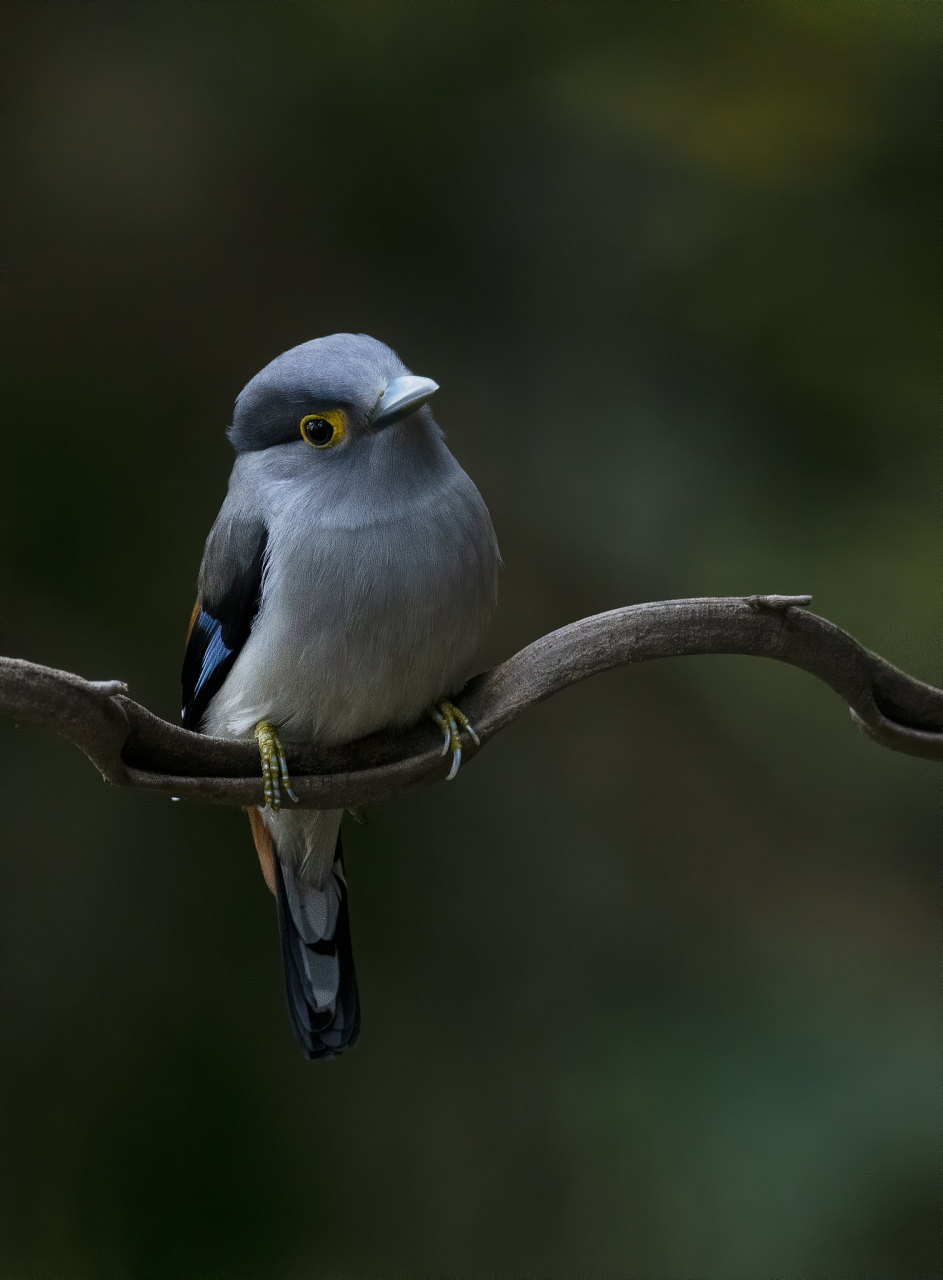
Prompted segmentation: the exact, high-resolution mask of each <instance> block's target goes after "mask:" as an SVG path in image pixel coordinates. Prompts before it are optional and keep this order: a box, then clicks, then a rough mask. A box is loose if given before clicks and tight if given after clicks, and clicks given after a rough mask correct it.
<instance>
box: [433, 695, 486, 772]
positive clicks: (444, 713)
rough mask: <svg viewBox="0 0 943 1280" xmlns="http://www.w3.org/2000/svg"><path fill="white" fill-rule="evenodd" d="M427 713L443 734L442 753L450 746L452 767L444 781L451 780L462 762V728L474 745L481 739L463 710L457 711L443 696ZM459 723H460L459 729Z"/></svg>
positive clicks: (477, 744) (478, 744) (478, 745)
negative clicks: (465, 730)
mask: <svg viewBox="0 0 943 1280" xmlns="http://www.w3.org/2000/svg"><path fill="white" fill-rule="evenodd" d="M429 714H430V716H432V718H433V720H434V721H435V722H436V724H437V725H438V726H439V728H440V729H441V730H442V732H443V733H444V734H445V742H444V744H443V746H442V754H443V755H445V753H446V751H448V750H449V748H450V747H451V749H452V768H451V769H450V770H449V776H448V778H446V782H451V781H452V779H453V778H454V777H455V775H456V774H457V773H458V766H459V765H460V764H461V763H462V729H467V730H468V733H469V735H470V737H471V739H472V741H473V742H474V744H475V746H476V747H480V746H481V741H480V739H479V737H478V734H477V733H476V732H475V730H474V729H473V728H472V727H471V724H470V723H469V720H468V717H467V716H466V715H465V713H464V711H459V709H458V707H456V706H455V705H454V704H453V703H451V702H449V700H448V699H447V698H443V699H442V701H441V702H436V703H434V704H433V705H432V706H431V707H430V708H429ZM459 725H461V729H460V728H459Z"/></svg>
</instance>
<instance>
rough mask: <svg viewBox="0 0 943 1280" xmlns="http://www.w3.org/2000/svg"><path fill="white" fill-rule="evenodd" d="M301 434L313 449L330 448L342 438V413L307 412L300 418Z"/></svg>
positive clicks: (343, 431) (343, 432)
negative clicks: (306, 414) (304, 416)
mask: <svg viewBox="0 0 943 1280" xmlns="http://www.w3.org/2000/svg"><path fill="white" fill-rule="evenodd" d="M301 435H302V438H303V439H304V440H305V441H306V442H307V443H308V444H310V445H311V447H312V448H313V449H330V448H331V447H332V445H335V444H339V443H340V441H341V440H343V438H344V435H345V428H344V415H343V414H342V413H340V412H339V411H338V412H329V413H309V414H308V416H307V417H306V418H302V419H301Z"/></svg>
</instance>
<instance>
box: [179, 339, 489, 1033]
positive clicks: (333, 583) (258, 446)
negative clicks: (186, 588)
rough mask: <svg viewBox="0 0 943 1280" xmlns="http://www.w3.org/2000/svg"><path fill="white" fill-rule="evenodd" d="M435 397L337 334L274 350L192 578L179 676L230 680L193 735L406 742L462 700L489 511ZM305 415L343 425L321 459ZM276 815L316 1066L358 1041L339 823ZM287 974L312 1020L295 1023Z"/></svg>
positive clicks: (237, 432) (245, 401) (298, 1027)
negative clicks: (189, 647)
mask: <svg viewBox="0 0 943 1280" xmlns="http://www.w3.org/2000/svg"><path fill="white" fill-rule="evenodd" d="M430 388H431V390H430ZM434 390H435V385H434V384H433V383H427V382H425V381H424V380H421V379H416V378H412V377H411V376H410V375H409V371H408V370H407V369H406V367H405V365H403V363H402V362H401V361H400V360H399V358H398V357H397V356H396V355H395V354H394V352H392V351H391V350H390V349H389V348H388V347H386V346H384V344H383V343H380V342H377V341H375V340H374V339H372V338H368V337H366V336H365V335H353V334H334V335H333V336H332V337H329V338H320V339H317V340H315V341H313V342H306V343H304V344H303V345H302V346H299V347H295V348H293V349H292V350H290V351H287V352H285V353H284V355H281V356H279V357H278V358H277V359H276V360H273V361H272V363H271V364H269V365H267V366H266V367H265V368H264V369H263V370H262V371H261V373H259V374H257V375H256V377H255V378H253V379H252V381H251V382H250V383H249V384H248V385H247V386H246V387H245V389H244V390H243V391H242V393H241V394H240V395H239V397H238V399H237V401H236V411H235V415H234V418H233V425H232V427H231V429H230V432H229V435H230V439H231V440H232V443H233V444H234V446H235V448H236V450H237V458H236V462H235V465H234V467H233V471H232V477H231V479H230V483H229V492H228V494H227V497H226V500H225V502H224V503H223V506H222V509H221V511H220V513H219V517H218V519H217V521H216V523H215V525H214V526H213V529H212V531H211V533H210V536H209V538H208V540H207V544H206V551H205V554H204V558H203V564H202V567H201V569H200V580H199V603H200V605H201V607H202V610H203V611H204V612H203V614H201V622H202V620H203V617H204V615H205V617H206V627H207V628H210V627H212V625H215V621H216V620H218V623H219V626H218V627H217V633H218V635H219V636H220V637H221V640H219V641H213V640H212V637H211V639H210V640H206V641H205V642H204V645H203V647H204V648H205V650H206V654H207V655H208V657H205V658H203V659H202V667H200V668H199V670H197V665H196V662H195V661H192V660H191V662H190V667H191V668H192V671H191V676H190V685H191V694H192V692H193V690H194V689H196V688H198V687H200V685H201V684H202V682H203V681H205V680H207V679H209V678H212V671H208V670H207V663H208V662H210V663H211V662H214V661H218V660H219V654H220V653H223V654H224V655H225V661H226V663H228V664H229V665H228V670H227V671H226V674H225V678H224V679H223V681H222V684H221V685H220V687H219V688H218V689H217V690H216V692H215V693H214V694H213V696H212V697H211V699H210V700H209V703H208V705H207V706H206V709H205V713H204V714H203V715H202V719H201V721H200V723H199V727H200V729H201V730H202V731H203V732H205V733H209V734H213V735H215V736H219V737H237V738H238V737H247V738H251V737H252V735H253V733H254V730H255V726H256V724H257V723H258V722H259V721H269V722H271V723H272V724H273V725H274V726H275V727H276V728H277V730H278V732H279V734H280V735H281V736H282V738H284V739H297V740H305V741H310V742H314V743H318V744H321V745H333V744H338V743H342V742H347V741H350V740H352V739H355V738H359V737H361V736H363V735H364V734H367V733H371V732H372V731H374V730H376V729H379V728H383V727H386V726H405V725H407V724H409V723H411V722H413V721H415V720H416V719H418V718H419V717H421V716H422V715H423V714H425V713H426V712H427V711H428V709H429V707H430V706H431V705H432V704H433V703H434V702H436V701H437V700H439V699H441V698H443V697H446V696H447V695H449V694H456V693H457V692H458V691H459V690H460V689H461V687H462V685H463V684H464V682H465V680H466V679H467V678H468V676H469V675H470V674H471V671H472V663H473V661H474V658H475V654H476V651H477V649H478V647H479V645H480V642H481V639H482V637H483V634H484V631H485V628H486V626H487V623H488V619H489V616H490V613H491V610H492V607H493V604H494V599H495V590H496V580H497V572H498V567H499V564H500V560H499V555H498V547H497V543H496V540H495V536H494V531H493V528H492V525H491V520H490V517H489V515H488V511H487V508H486V507H485V504H484V502H483V500H482V498H481V496H480V494H479V493H478V490H477V489H476V488H475V486H474V485H473V484H472V482H471V480H470V479H469V478H468V476H466V474H465V473H464V471H462V469H461V467H460V466H459V465H458V463H457V462H456V461H455V459H454V458H453V456H452V454H451V453H450V452H449V450H448V448H447V447H446V445H445V441H444V438H443V435H442V432H441V430H440V429H439V427H438V426H437V425H436V423H435V421H434V420H433V417H432V414H431V412H430V410H429V408H428V406H427V405H426V404H425V403H422V401H423V400H424V399H427V398H428V396H429V395H431V393H432V391H434ZM384 396H385V397H386V403H384ZM417 403H418V406H419V407H414V406H415V405H416V404H417ZM338 412H339V413H340V414H341V415H342V417H340V418H338ZM319 413H326V414H328V415H329V416H330V415H333V420H337V421H340V422H341V423H342V424H343V428H344V434H343V438H341V439H340V440H339V442H338V443H336V445H334V446H333V447H331V446H328V447H324V448H320V447H312V445H311V444H310V443H308V442H307V441H306V439H304V438H302V434H301V430H300V423H301V421H302V419H310V418H311V417H312V416H315V423H316V425H317V424H318V423H319V422H320V420H319V419H317V418H316V415H318V414H319ZM324 430H327V428H324ZM248 597H251V598H248ZM237 615H238V616H237ZM248 615H251V626H249V625H248V621H249V617H248ZM247 627H248V630H247ZM217 633H213V634H217ZM206 634H207V635H209V634H210V632H209V631H207V632H206ZM233 637H236V639H233ZM214 644H215V645H216V647H215V649H214V648H213V645H214ZM201 652H202V650H201ZM197 656H199V655H197ZM188 657H189V654H188ZM222 669H223V668H221V667H220V668H214V670H216V672H217V675H218V674H219V673H220V672H221V671H222ZM193 673H195V674H193ZM186 683H187V668H186V667H185V685H186ZM186 693H187V691H186V689H185V698H186ZM286 805H287V807H283V808H282V809H281V810H280V812H278V813H274V812H272V811H271V810H265V811H264V812H263V820H264V823H265V826H266V828H267V830H268V831H269V832H270V834H271V836H272V840H273V844H274V851H275V857H276V861H277V863H278V864H279V865H280V868H281V874H282V880H283V883H280V884H279V886H278V887H279V907H280V911H279V914H280V917H281V928H282V935H283V950H284V951H285V954H286V975H287V977H288V986H289V1006H290V1012H291V1014H292V1025H293V1029H294V1030H295V1034H296V1036H297V1037H298V1039H299V1042H300V1043H301V1044H302V1048H303V1050H304V1051H305V1052H306V1053H308V1055H309V1056H324V1055H325V1054H329V1053H330V1052H333V1051H337V1050H339V1049H340V1048H342V1047H345V1045H346V1044H348V1043H352V1038H351V1019H352V1018H353V1017H355V1016H356V1018H357V1020H358V1025H359V1015H358V1014H357V1011H356V1008H355V1007H352V1006H351V1001H350V999H349V998H345V992H344V972H343V969H344V963H345V961H344V955H343V954H342V953H343V950H344V947H343V945H341V943H340V942H338V944H337V945H334V947H333V951H332V945H333V942H332V940H335V938H336V935H337V931H338V925H339V922H341V923H343V924H344V926H345V927H346V883H345V880H344V873H343V863H342V861H341V857H340V845H339V841H338V829H339V826H340V819H341V813H340V812H326V811H314V810H295V811H292V810H291V802H290V801H286ZM342 917H343V919H342ZM286 931H287V936H286ZM347 951H348V953H349V941H348V943H347ZM292 961H293V962H294V969H295V972H296V973H297V975H299V981H300V983H301V986H302V988H303V991H302V992H301V993H300V994H301V995H303V998H304V1000H305V1001H306V1002H307V1004H308V1006H309V1009H308V1013H309V1014H310V1015H311V1016H310V1017H308V1018H307V1020H306V1017H305V1010H304V1009H303V1008H297V1007H295V1008H292V1004H293V1002H294V1004H295V1005H296V1006H297V1004H298V1000H299V991H298V990H297V986H298V982H297V981H296V982H295V988H296V989H295V990H293V989H292V973H291V971H290V968H291V962H292ZM350 981H351V982H353V973H352V968H351V973H350ZM353 992H354V1002H353V1004H354V1006H355V1005H356V987H355V985H354V987H353ZM348 997H349V993H348ZM342 1005H345V1006H346V1007H344V1008H341V1006H342ZM309 1023H310V1024H312V1025H313V1024H317V1026H315V1030H314V1031H312V1029H311V1025H308V1024H309ZM355 1034H356V1028H354V1031H353V1035H355ZM345 1036H346V1037H347V1038H346V1039H345Z"/></svg>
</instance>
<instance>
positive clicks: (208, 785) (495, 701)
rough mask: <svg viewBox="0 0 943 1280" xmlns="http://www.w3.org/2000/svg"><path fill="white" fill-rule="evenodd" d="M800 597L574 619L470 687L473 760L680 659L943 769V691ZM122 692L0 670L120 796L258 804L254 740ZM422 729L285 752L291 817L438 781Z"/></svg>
mask: <svg viewBox="0 0 943 1280" xmlns="http://www.w3.org/2000/svg"><path fill="white" fill-rule="evenodd" d="M809 601H810V597H809V596H748V597H746V598H740V597H732V598H726V599H725V598H717V599H710V598H709V599H700V600H663V601H660V602H657V603H654V604H637V605H630V606H629V607H628V608H624V609H613V610H611V611H610V612H609V613H600V614H597V615H596V616H595V617H592V618H583V619H582V620H581V621H579V622H574V623H572V624H571V625H570V626H568V627H563V628H561V629H560V630H559V631H553V632H551V633H550V634H549V635H546V636H542V637H541V639H539V640H537V641H535V642H534V643H533V644H531V645H528V646H527V648H526V649H522V650H521V651H520V653H517V654H515V655H514V657H513V658H509V659H508V660H507V662H503V663H501V665H500V666H497V667H493V668H492V670H491V671H487V672H485V673H484V674H482V675H479V676H475V678H474V679H473V680H471V681H469V683H468V685H467V686H466V688H465V690H464V692H463V694H462V698H461V701H462V708H463V710H464V711H465V713H466V715H468V717H469V719H470V720H471V722H472V724H473V725H474V726H475V728H476V730H477V732H478V736H479V738H480V739H481V747H474V746H471V745H470V746H469V747H467V748H466V750H465V758H466V759H470V758H471V757H472V756H474V755H477V754H478V751H479V750H481V749H482V748H483V747H484V746H486V745H487V743H488V742H489V741H490V740H491V739H492V738H493V737H494V736H495V734H496V733H499V732H500V730H501V729H503V728H504V727H505V726H506V725H508V724H510V723H511V721H512V720H516V719H517V717H518V716H520V715H523V713H524V712H525V711H526V710H527V709H528V708H529V707H532V706H534V705H535V704H536V703H538V702H542V701H543V699H544V698H549V697H550V696H551V694H554V693H557V692H558V691H559V690H560V689H565V688H566V687H567V686H568V685H571V684H574V683H575V682H576V681H577V680H583V679H585V678H586V677H587V676H591V675H594V674H596V673H597V672H599V671H607V670H609V669H611V668H612V667H619V666H626V665H628V664H630V663H633V662H648V661H650V660H652V659H654V658H666V657H675V656H682V655H687V654H704V653H725V654H746V655H751V656H753V657H763V658H773V659H775V660H776V661H778V662H788V663H789V664H790V665H792V666H795V667H801V668H802V669H803V670H804V671H808V672H810V673H811V674H812V675H814V676H817V677H818V678H819V679H820V680H823V681H824V682H825V683H826V684H827V685H829V686H830V687H831V688H832V689H833V690H834V691H835V692H836V693H837V694H838V695H839V696H840V697H841V698H843V699H844V701H845V702H846V703H847V704H848V706H849V708H850V710H851V715H852V718H853V720H854V721H855V723H856V724H857V725H858V726H859V727H860V728H861V729H863V730H864V732H865V733H867V734H868V735H869V736H870V737H871V738H873V739H874V740H875V741H876V742H878V743H880V744H881V745H882V746H885V747H888V748H890V750H892V751H903V752H906V753H907V754H908V755H913V756H920V757H922V758H924V759H927V760H943V691H941V690H939V689H935V688H933V687H932V686H931V685H927V684H923V683H922V682H921V681H919V680H915V679H913V678H912V677H911V676H908V675H905V673H904V672H903V671H899V670H898V669H897V668H896V667H892V666H891V665H890V663H888V662H885V661H884V659H883V658H880V657H878V655H877V654H874V653H869V652H868V650H866V649H863V648H862V647H861V645H859V644H858V642H857V641H856V640H853V639H852V637H851V636H849V635H848V634H847V633H846V632H844V631H841V630H839V628H838V627H835V626H833V625H832V623H830V622H826V621H825V619H824V618H820V617H818V616H817V615H816V614H814V613H810V612H809V611H808V610H806V609H804V608H802V607H801V606H803V605H807V604H808V603H809ZM126 695H127V689H126V686H125V685H123V684H121V683H119V682H118V681H103V682H91V681H87V680H82V679H81V678H80V677H79V676H75V675H70V674H69V673H67V672H64V671H54V670H52V669H51V668H49V667H40V666H37V665H35V664H34V663H31V662H23V661H21V660H18V659H15V658H0V715H7V716H13V717H15V718H17V719H19V720H27V721H31V722H33V723H36V724H44V725H48V726H49V727H50V728H53V729H56V730H58V732H59V733H61V734H63V735H64V736H65V737H67V738H70V739H71V740H72V741H73V742H74V743H75V744H76V745H77V746H79V747H81V749H82V750H83V751H84V752H85V754H86V755H87V756H88V757H89V759H90V760H91V761H92V763H93V764H95V765H96V767H97V768H98V769H99V770H100V771H101V773H102V774H103V775H104V777H105V778H107V779H108V780H109V781H110V782H114V783H116V784H118V785H119V786H128V787H137V788H138V789H139V790H145V791H154V792H159V793H169V794H172V795H175V796H180V797H186V798H187V799H191V800H202V801H206V802H209V803H211V804H232V805H254V804H261V803H262V783H261V779H260V776H259V757H258V750H257V748H256V744H255V742H254V741H251V740H250V741H245V740H239V741H234V740H228V739H223V738H208V737H205V736H204V735H202V734H198V733H191V732H189V731H188V730H186V729H182V728H180V727H179V726H177V725H172V724H169V723H168V722H167V721H165V720H161V719H159V718H158V717H157V716H155V715H153V714H152V713H151V712H150V711H148V710H147V709H146V708H144V707H141V706H139V705H138V704H137V703H136V702H132V701H131V699H130V698H129V697H127V696H126ZM440 749H441V737H440V735H439V731H438V729H436V728H435V727H434V726H433V725H432V723H431V721H430V722H429V723H428V724H425V723H420V724H417V725H414V726H413V727H412V728H411V729H408V730H406V731H401V732H394V731H384V732H381V733H375V734H371V735H370V737H368V738H363V739H361V740H360V741H359V742H355V743H351V744H349V745H347V746H344V747H336V748H330V749H322V748H317V747H313V746H311V745H309V744H306V743H290V742H286V743H285V750H286V755H287V757H288V767H289V771H290V773H291V775H292V783H293V786H294V789H295V791H296V792H297V793H298V798H299V805H300V806H301V807H302V808H309V809H341V808H360V807H362V806H363V805H366V804H373V803H376V802H377V801H380V800H386V799H389V798H390V797H392V796H394V795H397V794H399V793H401V792H403V791H406V790H409V789H411V788H413V787H419V786H425V785H426V784H427V783H430V782H435V781H438V780H439V779H441V778H444V777H445V775H446V773H447V772H448V768H449V761H448V760H447V759H443V758H442V756H441V755H440Z"/></svg>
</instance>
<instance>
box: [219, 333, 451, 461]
mask: <svg viewBox="0 0 943 1280" xmlns="http://www.w3.org/2000/svg"><path fill="white" fill-rule="evenodd" d="M437 390H438V387H437V385H436V383H434V382H432V381H431V380H430V379H429V378H417V377H416V376H414V375H413V374H411V373H410V372H409V370H408V369H407V368H406V366H405V365H404V364H403V362H402V360H400V358H399V356H398V355H397V354H396V352H395V351H392V350H391V349H390V348H389V347H388V346H386V345H385V344H384V343H382V342H378V341H377V340H376V338H370V337H368V336H367V335H366V334H365V333H334V334H331V336H330V337H327V338H315V339H314V340H313V341H311V342H304V343H302V344H301V346H300V347H292V348H291V350H290V351H286V352H284V353H283V354H282V355H280V356H278V357H277V358H276V359H274V360H273V361H272V362H271V364H267V365H266V366H265V368H264V369H262V370H261V372H260V373H257V374H256V375H255V377H254V378H253V379H252V380H251V382H248V383H247V384H246V386H245V387H244V388H243V389H242V391H241V392H240V393H239V395H238V397H237V399H236V410H235V413H234V415H233V422H232V426H231V427H230V428H229V438H230V440H231V441H232V443H233V445H234V446H235V448H236V450H237V451H238V452H239V453H249V452H256V451H258V450H262V449H270V448H273V447H274V446H277V445H287V444H293V445H296V446H301V448H302V449H306V448H310V449H312V450H315V451H316V452H318V453H320V454H323V455H327V454H335V456H343V455H344V454H346V453H348V452H349V451H351V450H354V449H356V448H357V446H358V442H359V441H362V440H364V439H365V438H368V437H376V436H377V435H378V434H380V433H382V432H384V431H386V429H387V428H388V427H390V426H392V425H393V424H394V423H399V422H406V420H407V419H411V418H412V416H413V415H414V414H417V413H418V412H419V411H420V410H421V409H422V408H423V406H424V405H425V404H426V403H427V401H428V400H429V399H430V397H431V396H432V395H433V394H434V393H435V392H436V391H437ZM426 416H428V411H427V415H426ZM430 423H431V419H430Z"/></svg>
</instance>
